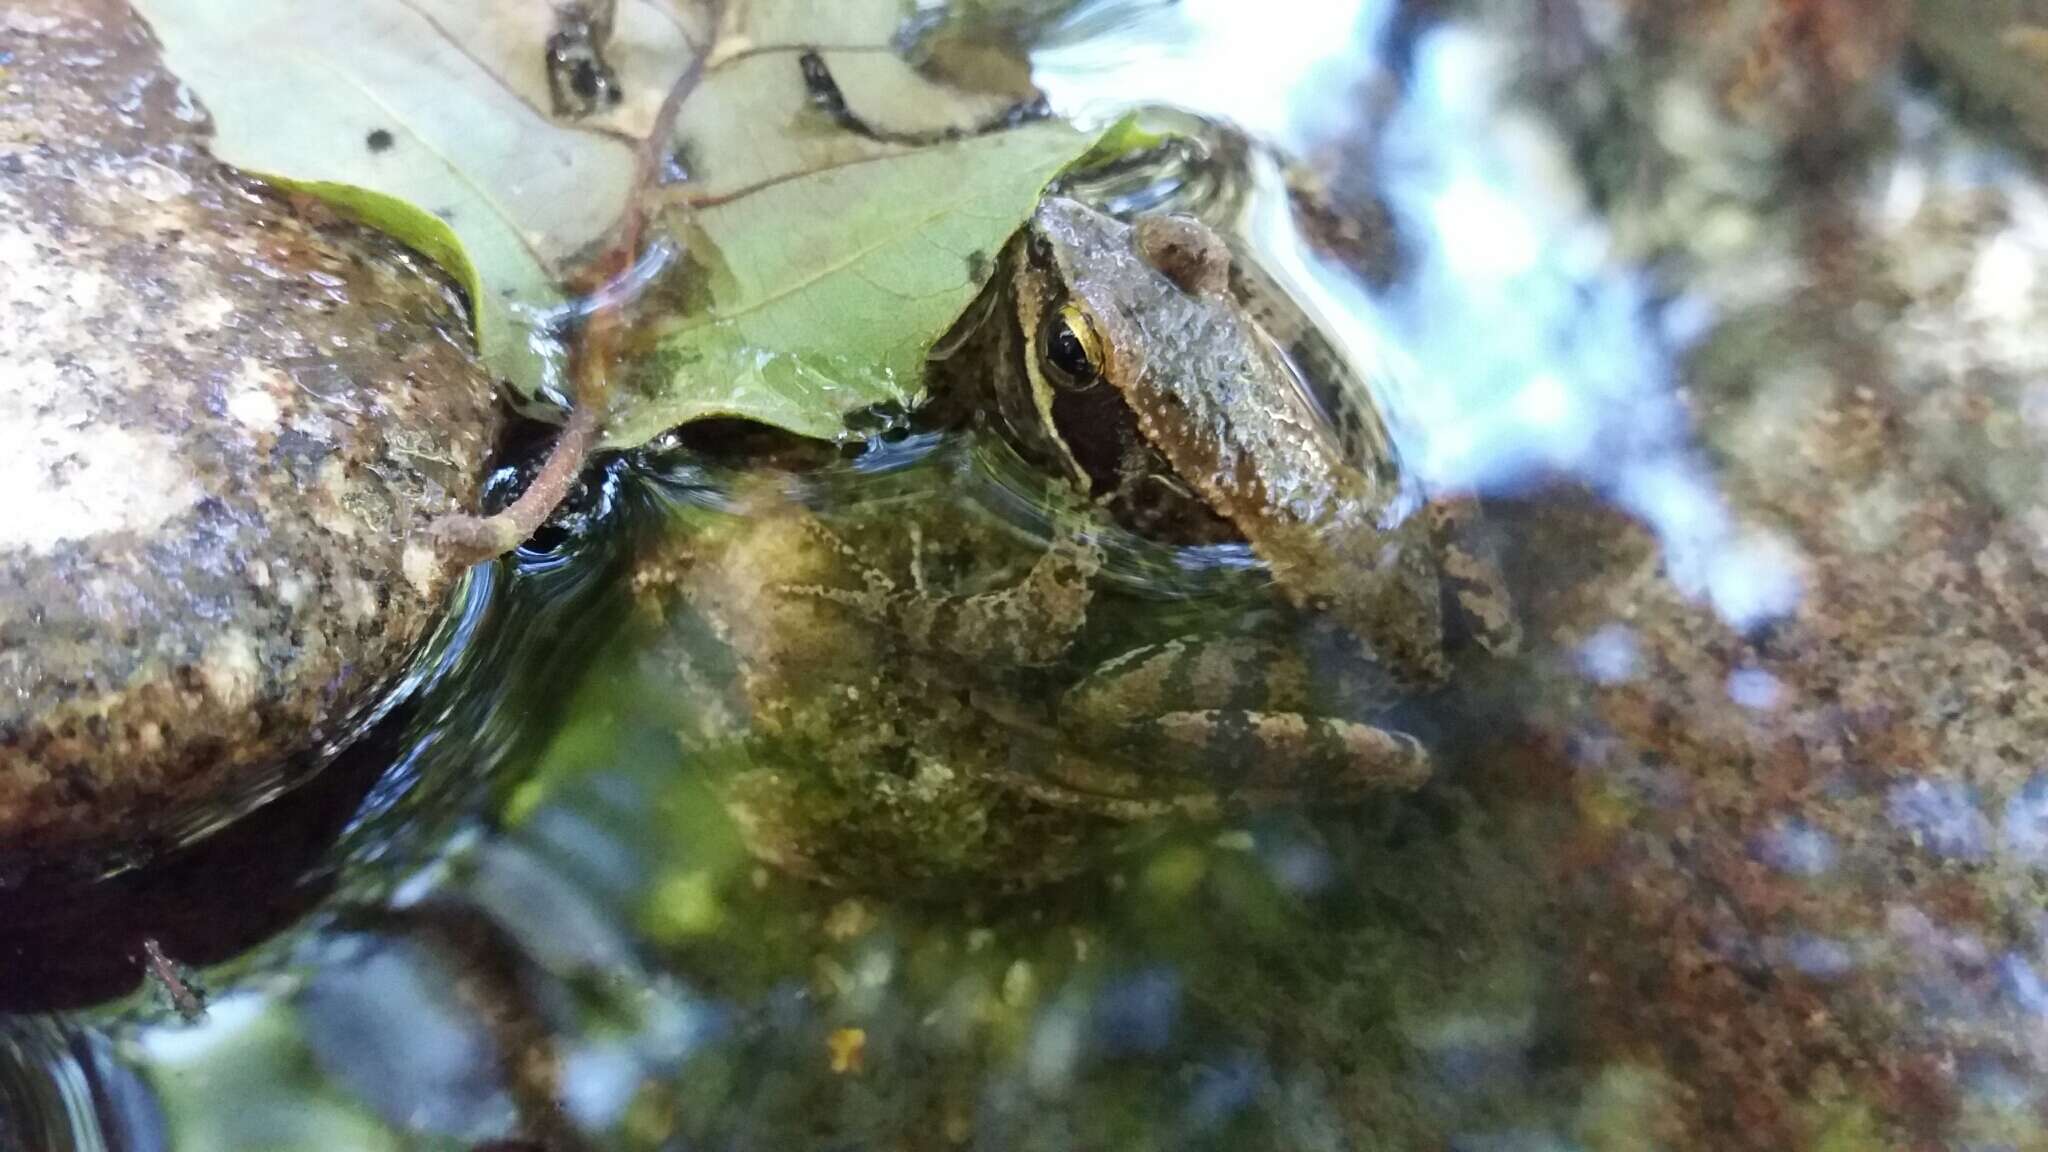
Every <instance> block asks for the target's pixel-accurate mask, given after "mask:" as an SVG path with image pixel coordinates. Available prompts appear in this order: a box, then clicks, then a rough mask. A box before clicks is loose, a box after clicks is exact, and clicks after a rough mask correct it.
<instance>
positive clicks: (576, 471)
mask: <svg viewBox="0 0 2048 1152" xmlns="http://www.w3.org/2000/svg"><path fill="white" fill-rule="evenodd" d="M723 9H724V5H723V4H722V3H716V2H714V3H712V4H711V5H709V8H708V10H709V12H710V17H711V19H710V21H709V26H710V28H711V29H712V30H713V31H712V38H711V40H710V41H709V42H707V43H706V44H705V45H704V47H703V48H702V49H700V50H699V51H698V52H697V53H696V55H695V56H693V57H692V58H691V60H690V65H689V67H687V68H685V69H684V70H683V74H682V75H681V76H678V77H677V78H676V82H675V85H674V86H673V87H671V88H670V89H669V91H668V97H667V98H666V99H664V100H663V101H662V102H661V109H660V111H659V112H657V113H656V114H655V117H654V124H653V126H652V127H651V128H650V129H649V130H648V133H647V137H646V139H644V140H642V141H641V142H640V146H639V148H638V149H636V150H635V153H634V165H633V185H632V187H631V188H630V189H629V190H628V192H627V194H626V205H625V211H624V213H623V215H621V216H620V218H619V223H618V227H617V238H616V240H615V241H614V242H613V244H612V246H611V247H610V248H608V249H606V251H605V253H604V254H603V255H602V256H600V257H599V258H598V259H597V260H596V261H595V262H593V263H592V265H591V266H590V269H589V274H588V276H587V277H585V278H584V280H585V285H586V287H588V288H589V289H590V290H591V291H593V292H594V291H599V290H601V287H602V286H603V285H605V284H608V283H611V282H612V281H615V280H618V279H620V278H621V277H625V276H630V275H632V274H633V266H634V264H635V263H636V262H637V261H638V260H639V258H640V244H641V240H642V238H643V237H644V236H645V234H646V231H647V222H648V217H649V208H648V206H649V204H650V203H651V202H652V201H653V199H654V188H655V185H656V183H657V182H658V181H659V180H660V178H661V171H662V162H663V159H664V158H665V157H666V155H667V153H668V150H669V148H670V147H671V146H672V144H673V139H674V136H675V124H676V117H677V115H679V114H680V113H681V112H682V108H683V102H684V101H685V100H687V99H689V97H690V93H691V92H693V91H695V90H696V88H697V83H698V81H700V80H702V79H703V77H704V68H705V61H706V60H707V59H709V58H710V56H711V50H712V48H713V46H714V45H715V43H716V41H717V28H718V26H719V22H720V21H721V20H722V19H723V17H724V12H723ZM622 308H623V305H622V304H620V303H612V304H608V305H606V306H603V307H600V308H596V309H593V310H592V311H591V312H590V313H589V314H588V315H586V316H585V317H584V320H583V326H582V329H581V331H579V332H578V333H577V334H576V336H575V338H574V339H575V343H574V345H573V348H572V350H571V353H570V358H569V371H570V378H571V380H573V381H574V383H575V399H574V401H573V407H572V409H571V411H570V413H569V422H568V423H567V424H566V425H564V426H563V428H562V433H561V435H560V436H557V437H556V438H555V443H554V446H553V447H552V448H550V449H549V450H548V458H547V461H546V462H545V463H544V464H542V465H541V469H540V472H539V473H537V474H536V475H535V476H534V478H533V482H532V483H531V484H528V485H527V487H526V491H524V492H522V493H520V494H519V499H517V500H514V501H513V502H512V503H511V504H509V505H507V506H506V507H505V508H504V509H502V510H501V511H498V512H495V513H493V514H491V515H489V516H471V515H469V514H468V513H460V512H459V513H455V514H453V515H450V516H444V517H442V518H441V520H439V521H438V522H437V523H436V524H435V525H434V528H433V531H434V534H435V535H436V536H437V537H438V538H439V539H440V540H441V541H442V542H443V544H444V546H445V547H446V549H447V551H448V553H449V559H450V561H451V562H453V563H455V564H459V565H462V566H467V565H469V564H474V563H477V562H478V561H482V560H489V559H491V558H493V557H495V556H500V555H503V554H504V553H506V552H509V551H511V550H512V549H514V548H517V547H518V546H519V542H520V541H522V540H524V539H526V538H527V537H528V536H531V535H533V533H534V531H535V530H536V529H538V528H539V527H540V526H541V525H542V524H544V523H546V522H547V518H548V517H549V516H550V515H552V514H553V513H554V511H555V508H556V507H557V506H558V505H560V504H561V502H562V499H563V497H565V496H567V495H568V494H569V489H570V488H571V487H572V486H573V485H574V484H575V483H576V477H577V476H578V475H580V474H581V473H582V471H583V466H584V464H585V463H587V462H588V461H589V459H590V454H591V452H592V451H593V450H595V449H596V447H597V444H598V438H599V435H600V433H601V432H602V431H603V427H604V418H605V413H606V409H607V400H608V399H609V396H610V392H611V365H612V361H613V360H614V359H616V357H617V351H618V344H619V339H620V333H621V329H622V327H623V325H622V324H621V323H620V316H619V314H620V312H621V310H622Z"/></svg>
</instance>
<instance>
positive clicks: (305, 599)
mask: <svg viewBox="0 0 2048 1152" xmlns="http://www.w3.org/2000/svg"><path fill="white" fill-rule="evenodd" d="M205 131H206V121H205V113H204V110H202V109H198V108H196V107H195V106H194V105H193V104H192V103H191V101H190V99H189V98H188V97H187V96H186V95H185V94H184V93H183V92H182V91H181V90H180V88H179V87H178V85H177V82H176V81H175V79H174V78H173V77H171V76H170V75H169V74H168V73H166V72H165V71H164V69H163V65H162V63H161V61H160V58H159V56H158V53H157V50H156V46H155V44H154V42H153V40H152V38H151V37H150V34H149V32H148V29H147V28H146V26H144V25H143V24H142V23H141V22H140V21H139V20H138V19H137V18H136V17H135V16H134V15H133V14H132V13H130V12H129V11H128V10H127V8H126V7H125V6H123V5H119V4H116V3H111V2H103V0H28V2H27V3H26V4H21V3H16V4H11V5H9V6H8V7H7V9H6V10H5V11H4V12H0V499H4V510H0V857H4V858H7V859H22V858H29V859H34V858H38V857H40V856H42V855H45V854H47V853H48V852H49V851H51V850H54V849H58V848H75V847H78V846H81V845H85V844H100V845H113V844H121V845H132V844H133V843H134V842H135V841H136V840H137V838H138V837H149V836H158V835H163V834H166V833H167V832H171V831H174V830H175V829H176V828H177V827H180V826H184V825H186V824H187V822H189V821H191V820H192V819H193V818H194V817H195V815H203V814H205V813H207V812H209V811H220V810H223V806H232V805H234V804H235V803H237V802H239V801H241V800H245V799H247V798H249V797H252V796H254V795H257V794H260V793H261V792H262V791H263V790H265V789H266V788H268V787H269V786H271V785H273V784H275V783H276V782H277V781H278V780H279V779H280V773H279V765H280V764H281V763H282V762H283V761H285V760H286V759H287V758H288V757H290V756H291V755H292V754H293V753H295V752H298V751H300V750H304V749H307V748H311V747H314V746H317V745H319V744H321V743H323V742H326V741H331V740H333V739H335V738H337V737H339V736H341V735H343V734H345V733H346V732H347V730H348V728H349V726H350V724H351V721H352V720H353V718H355V717H356V716H358V715H359V714H361V713H362V712H363V711H364V710H365V709H366V708H367V707H369V706H370V704H371V703H372V702H373V701H374V699H375V698H376V695H377V693H378V691H379V690H380V687H381V686H382V685H384V684H385V683H387V682H388V681H390V680H391V678H392V677H393V674H394V673H396V672H398V671H399V670H401V669H402V668H403V667H404V666H405V665H406V663H407V661H408V659H409V657H410V656H411V655H412V653H413V652H414V651H415V650H416V649H417V648H418V647H419V645H420V643H421V641H422V638H423V637H424V636H425V635H426V634H427V633H428V632H429V630H430V629H431V627H432V625H433V624H434V622H435V621H436V619H437V617H438V616H439V614H440V613H441V611H442V609H443V605H444V603H446V601H447V600H448V594H449V589H450V586H451V584H452V582H453V579H454V576H455V575H456V574H455V573H454V572H453V571H451V570H449V567H448V566H447V565H444V564H443V563H442V562H441V561H440V559H439V558H438V556H437V554H436V553H435V551H434V550H433V548H432V546H431V545H430V544H429V543H428V536H427V534H426V532H425V528H426V526H427V525H428V524H429V522H430V521H431V520H432V519H433V518H435V517H437V516H440V515H442V514H445V513H448V512H453V511H456V510H458V509H461V508H463V507H464V506H466V505H468V504H470V503H471V502H472V501H473V498H474V493H475V491H476V488H477V485H478V482H479V479H480V477H481V474H482V471H483V465H484V459H485V454H486V452H487V450H488V447H489V444H490V441H491V439H492V435H493V433H494V431H495V427H496V420H497V416H496V409H495V407H494V403H493V387H492V382H491V381H490V379H489V378H488V376H487V375H486V374H485V373H484V372H483V371H482V370H481V368H480V367H479V366H478V364H477V362H476V360H475V358H474V356H473V354H472V352H471V350H470V349H471V343H470V339H469V335H468V331H467V326H466V325H467V321H466V319H465V315H464V311H463V304H462V300H461V298H460V296H459V295H458V294H457V293H456V292H455V291H454V290H453V289H452V288H451V287H450V286H449V285H448V284H447V283H446V282H445V280H444V279H443V278H442V277H441V276H440V275H439V274H438V273H437V272H435V271H434V270H432V269H431V268H430V267H428V266H426V265H425V264H424V263H423V262H421V261H419V260H417V259H415V258H413V257H412V256H411V255H409V254H408V253H407V252H406V251H405V250H404V249H402V248H401V247H400V246H398V245H397V244H395V243H393V242H392V241H390V240H388V239H386V238H384V237H382V236H381V235H378V234H376V233H373V232H371V231H369V230H367V229H364V228H361V227H358V226H355V225H352V224H345V223H343V222H340V221H337V220H335V219H332V218H331V217H327V216H325V215H324V214H323V213H321V212H320V211H319V210H318V209H317V208H313V207H310V206H305V205H297V206H295V205H294V204H293V203H292V202H291V201H289V200H288V199H287V198H285V197H282V196H280V195H278V194H277V193H275V192H272V191H269V190H266V189H263V188H261V187H259V186H257V185H256V184H254V183H252V182H250V181H248V180H246V179H244V178H242V177H240V176H238V175H236V174H234V173H232V172H231V171H228V170H225V169H223V168H222V167H221V166H220V165H219V164H217V163H216V162H214V161H213V160H212V159H211V157H210V156H208V154H207V153H206V151H205V148H204V140H205Z"/></svg>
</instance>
